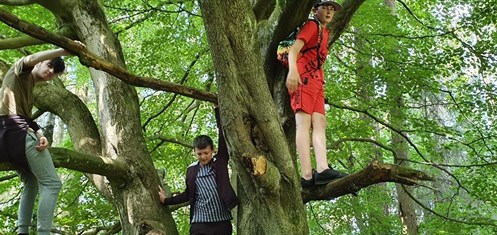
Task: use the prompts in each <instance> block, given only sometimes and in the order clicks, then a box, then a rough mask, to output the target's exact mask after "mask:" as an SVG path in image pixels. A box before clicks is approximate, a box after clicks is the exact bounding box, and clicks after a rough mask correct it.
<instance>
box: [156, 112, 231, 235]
mask: <svg viewBox="0 0 497 235" xmlns="http://www.w3.org/2000/svg"><path fill="white" fill-rule="evenodd" d="M215 112H216V122H217V126H218V130H219V134H218V136H219V140H218V143H219V149H218V152H217V154H216V155H215V156H213V154H214V143H213V141H212V139H211V138H210V137H209V136H206V135H200V136H198V137H196V138H195V140H194V142H193V147H194V151H195V155H196V157H197V159H198V161H197V162H195V163H193V164H192V165H190V166H189V167H188V169H187V171H186V189H185V191H184V192H183V193H181V194H178V195H176V196H174V197H170V198H166V197H165V195H164V191H163V190H162V188H160V189H159V198H160V202H161V203H162V204H164V205H172V204H179V203H183V202H187V201H189V202H190V234H212V235H214V234H216V235H224V234H226V235H228V234H231V233H232V230H233V228H232V226H231V222H230V220H231V219H233V217H232V215H231V210H232V209H233V208H234V207H235V206H237V205H238V203H239V200H238V198H237V196H236V194H235V191H234V190H233V188H232V187H231V184H230V181H229V174H228V160H229V155H228V149H227V147H226V143H225V140H224V136H223V131H222V130H221V125H220V117H219V110H218V109H217V108H216V109H215Z"/></svg>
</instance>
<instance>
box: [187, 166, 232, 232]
mask: <svg viewBox="0 0 497 235" xmlns="http://www.w3.org/2000/svg"><path fill="white" fill-rule="evenodd" d="M195 186H196V190H195V196H196V198H197V200H196V203H195V208H194V213H193V218H192V221H191V222H192V223H203V222H218V221H226V220H231V219H233V217H232V216H231V212H230V211H229V210H228V209H227V208H226V206H225V205H224V204H223V203H222V201H221V198H220V197H219V194H218V192H217V185H216V171H215V170H214V168H212V166H211V165H210V164H207V165H202V164H199V171H198V174H197V180H196V181H195Z"/></svg>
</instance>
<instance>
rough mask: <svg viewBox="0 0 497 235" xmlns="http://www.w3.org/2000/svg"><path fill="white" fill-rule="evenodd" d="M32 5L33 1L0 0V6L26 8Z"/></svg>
mask: <svg viewBox="0 0 497 235" xmlns="http://www.w3.org/2000/svg"><path fill="white" fill-rule="evenodd" d="M34 3H35V1H33V0H0V5H6V6H26V5H31V4H34Z"/></svg>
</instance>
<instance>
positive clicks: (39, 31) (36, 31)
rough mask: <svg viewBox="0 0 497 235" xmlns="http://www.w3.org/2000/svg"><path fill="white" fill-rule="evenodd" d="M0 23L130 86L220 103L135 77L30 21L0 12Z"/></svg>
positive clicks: (214, 97) (197, 93)
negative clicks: (70, 54) (49, 45)
mask: <svg viewBox="0 0 497 235" xmlns="http://www.w3.org/2000/svg"><path fill="white" fill-rule="evenodd" d="M0 21H2V22H4V23H5V24H7V25H9V26H10V27H12V28H15V29H17V30H19V31H21V32H23V33H25V34H28V35H30V36H32V37H34V38H37V39H40V40H43V41H46V42H49V43H52V44H54V45H57V46H59V47H62V48H64V49H66V50H68V51H70V52H71V53H73V54H74V55H77V56H78V57H79V60H80V62H81V64H83V65H85V66H88V67H92V68H95V69H98V70H101V71H105V72H107V73H109V74H111V75H113V76H115V77H117V78H119V79H121V80H122V81H124V82H126V83H128V84H130V85H134V86H138V87H148V88H152V89H155V90H161V91H168V92H173V93H176V94H180V95H183V96H186V97H190V98H193V99H197V100H203V101H208V102H212V103H217V95H216V94H214V93H210V92H206V91H203V90H200V89H196V88H193V87H186V86H181V85H178V84H176V83H172V82H167V81H162V80H158V79H153V78H149V77H142V76H137V75H134V74H131V73H130V72H129V71H127V70H126V69H125V68H123V67H120V66H117V65H115V64H113V63H111V62H110V61H107V60H104V59H102V58H100V57H98V56H97V55H95V54H93V53H92V52H90V51H89V50H88V49H86V48H85V47H83V46H81V45H79V44H77V43H75V42H74V41H73V40H71V39H69V38H66V37H64V36H61V35H57V34H54V33H52V32H50V31H47V30H45V29H43V28H41V27H39V26H36V25H34V24H31V23H29V22H27V21H23V20H21V19H19V18H17V17H16V16H14V15H12V14H10V13H8V12H6V11H4V10H0Z"/></svg>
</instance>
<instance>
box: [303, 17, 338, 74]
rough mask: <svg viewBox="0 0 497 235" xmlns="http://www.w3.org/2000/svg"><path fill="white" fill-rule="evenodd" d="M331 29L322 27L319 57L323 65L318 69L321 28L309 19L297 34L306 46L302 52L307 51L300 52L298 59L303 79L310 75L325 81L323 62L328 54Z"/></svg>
mask: <svg viewBox="0 0 497 235" xmlns="http://www.w3.org/2000/svg"><path fill="white" fill-rule="evenodd" d="M329 36H330V35H329V30H328V29H327V28H326V27H324V28H323V29H322V39H321V45H320V47H319V55H320V56H319V58H320V59H321V63H320V65H321V67H320V68H319V69H318V56H317V50H316V46H317V45H318V41H319V28H318V24H317V23H316V22H315V21H312V20H309V21H308V22H307V23H305V24H304V26H302V28H301V29H300V31H299V34H298V35H297V40H298V39H300V40H302V41H304V43H305V44H304V46H303V47H302V49H301V50H300V52H303V51H305V53H304V54H302V53H300V57H299V58H298V59H297V68H298V71H299V75H300V78H301V79H304V78H303V77H309V78H313V79H316V78H317V79H320V80H322V81H323V82H324V74H323V64H324V62H325V61H326V57H327V56H328V38H329Z"/></svg>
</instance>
